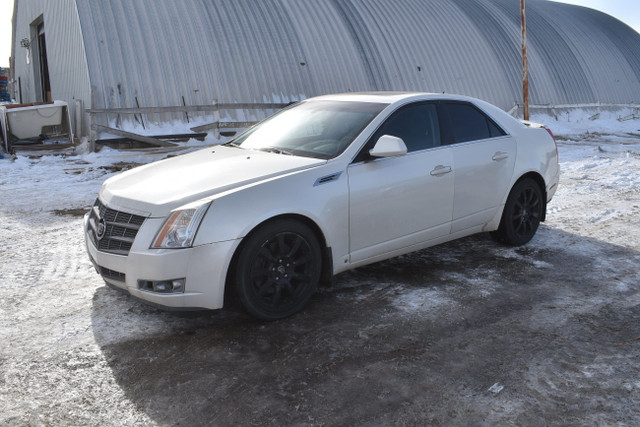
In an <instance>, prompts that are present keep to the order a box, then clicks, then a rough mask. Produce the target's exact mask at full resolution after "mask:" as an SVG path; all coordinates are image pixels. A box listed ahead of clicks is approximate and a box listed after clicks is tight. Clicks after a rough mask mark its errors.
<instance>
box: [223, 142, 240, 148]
mask: <svg viewBox="0 0 640 427" xmlns="http://www.w3.org/2000/svg"><path fill="white" fill-rule="evenodd" d="M222 145H226V146H227V147H235V148H242V147H241V146H240V144H238V143H237V142H235V141H229V142H227V143H226V144H222Z"/></svg>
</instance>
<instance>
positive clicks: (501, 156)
mask: <svg viewBox="0 0 640 427" xmlns="http://www.w3.org/2000/svg"><path fill="white" fill-rule="evenodd" d="M508 157H509V153H505V152H504V151H498V152H497V153H496V154H494V155H493V157H491V160H495V161H496V162H498V161H500V160H504V159H506V158H508Z"/></svg>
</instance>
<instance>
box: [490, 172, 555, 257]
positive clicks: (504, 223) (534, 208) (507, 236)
mask: <svg viewBox="0 0 640 427" xmlns="http://www.w3.org/2000/svg"><path fill="white" fill-rule="evenodd" d="M543 213H544V198H543V195H542V190H541V189H540V186H539V185H538V183H537V182H536V181H534V180H533V179H531V178H525V179H523V180H522V181H520V182H518V183H517V184H516V185H515V186H514V187H513V189H512V190H511V192H510V193H509V197H507V202H506V204H505V206H504V211H503V212H502V219H501V220H500V226H499V228H498V230H496V231H494V232H492V233H491V235H492V237H493V238H494V239H495V240H497V241H498V242H501V243H505V244H507V245H511V246H520V245H524V244H525V243H527V242H528V241H529V240H531V239H532V238H533V236H534V235H535V234H536V231H537V230H538V226H539V225H540V221H541V219H542V215H543Z"/></svg>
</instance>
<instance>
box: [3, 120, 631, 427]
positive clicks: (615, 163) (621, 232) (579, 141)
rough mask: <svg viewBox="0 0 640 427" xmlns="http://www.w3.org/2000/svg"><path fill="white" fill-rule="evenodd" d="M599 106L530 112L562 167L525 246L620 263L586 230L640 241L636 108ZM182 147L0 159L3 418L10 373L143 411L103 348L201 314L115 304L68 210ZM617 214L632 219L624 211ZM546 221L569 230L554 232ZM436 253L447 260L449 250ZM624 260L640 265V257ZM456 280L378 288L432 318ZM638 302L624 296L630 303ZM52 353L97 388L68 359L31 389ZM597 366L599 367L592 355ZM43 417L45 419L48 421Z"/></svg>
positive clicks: (605, 266) (43, 394)
mask: <svg viewBox="0 0 640 427" xmlns="http://www.w3.org/2000/svg"><path fill="white" fill-rule="evenodd" d="M596 113H597V111H571V112H568V113H559V114H558V115H557V118H556V117H552V116H549V115H545V114H536V115H534V116H533V117H532V121H538V122H542V123H545V124H546V125H547V126H548V127H549V128H551V129H552V130H553V132H554V133H555V135H556V136H557V137H558V149H559V156H560V162H561V171H562V172H561V174H562V177H561V185H560V187H559V189H558V191H557V193H556V195H555V197H554V199H553V201H552V202H551V203H550V205H549V207H548V217H547V222H546V224H545V227H543V228H542V229H541V230H540V232H539V234H538V236H536V238H535V245H533V247H532V248H531V249H527V250H531V251H543V250H545V248H565V249H566V250H567V251H578V252H581V253H583V254H584V255H585V256H591V255H592V258H593V263H594V265H595V266H596V267H597V268H599V269H602V270H603V271H608V270H610V271H615V270H616V265H614V264H611V263H609V261H608V260H607V259H606V257H601V256H599V252H598V251H599V248H598V247H597V245H595V244H588V243H585V239H584V237H593V238H594V239H596V240H599V241H606V242H608V243H611V244H614V245H617V246H619V247H622V248H629V249H631V250H633V251H636V252H634V253H638V252H637V251H638V250H640V223H639V221H640V220H639V219H638V218H640V120H639V119H631V120H627V121H619V120H618V119H619V118H621V117H626V116H629V115H631V114H634V111H632V110H628V111H617V112H607V111H602V112H600V116H599V118H597V119H595V120H590V117H593V115H594V114H596ZM193 125H194V124H193V123H191V126H193ZM130 130H133V131H140V129H135V128H132V129H130ZM146 130H147V131H148V133H149V134H169V133H175V132H178V133H182V129H180V125H175V124H171V125H169V126H166V127H161V126H155V125H154V126H151V125H148V126H147V129H146ZM219 142H220V141H218V140H217V139H215V138H213V137H212V136H210V137H208V138H207V139H206V140H205V141H204V142H198V141H195V140H191V141H189V142H188V143H185V144H183V145H184V150H183V152H186V151H190V150H193V149H197V148H198V147H201V146H202V145H207V144H208V145H211V144H216V143H219ZM176 153H179V152H172V153H158V154H150V153H148V152H145V151H126V152H125V151H117V150H113V149H109V148H103V149H102V150H101V151H100V152H98V153H88V152H87V151H86V145H85V146H83V147H79V149H78V150H77V152H76V153H74V154H71V155H65V156H60V155H44V156H40V157H37V158H30V157H28V156H26V155H19V156H18V157H17V158H16V159H15V161H11V160H8V159H4V160H0V236H1V237H0V289H2V290H3V293H2V294H1V296H0V322H2V325H3V326H2V328H0V342H2V343H3V345H2V349H1V350H0V360H2V361H4V362H3V363H4V375H3V378H2V379H0V413H4V415H3V416H4V417H5V418H2V417H0V423H2V420H3V419H5V420H10V419H11V418H10V417H11V416H20V415H21V414H24V413H28V412H29V411H30V409H29V408H28V406H29V405H31V404H30V403H29V402H30V401H29V400H24V401H22V402H15V403H12V402H10V401H6V400H3V398H2V396H3V395H5V396H6V395H7V390H6V387H10V386H11V385H12V384H13V385H14V386H15V385H19V386H22V387H24V388H25V390H27V391H28V392H30V393H34V396H36V397H34V398H33V399H34V401H47V399H52V401H53V399H58V398H60V396H63V398H64V399H65V406H68V407H73V406H74V402H75V403H77V404H82V402H83V401H84V400H82V401H81V399H88V400H91V399H92V398H94V397H95V398H96V399H99V398H102V397H103V396H109V395H110V396H112V397H110V398H109V401H108V402H104V403H105V408H108V407H109V405H112V407H114V408H115V407H117V408H118V414H128V415H125V416H124V418H123V419H122V422H123V423H125V424H133V423H142V424H144V423H147V422H148V420H147V419H146V418H145V417H144V416H143V415H140V414H139V412H136V409H135V408H134V407H133V404H132V403H131V402H129V401H127V400H126V398H125V397H123V392H122V390H120V389H119V388H118V385H117V384H116V383H115V382H114V380H113V379H112V378H111V377H109V376H108V369H106V368H105V367H107V366H108V365H107V362H105V360H104V355H103V354H102V353H101V351H100V348H101V347H104V346H108V345H110V344H113V343H117V342H127V341H130V340H131V341H133V340H136V339H139V338H141V337H152V336H157V335H158V334H161V333H163V332H166V331H175V330H179V329H180V328H181V326H182V325H184V324H185V322H189V323H190V324H193V323H194V322H197V321H198V320H197V319H196V320H194V319H189V320H188V321H187V320H185V319H181V318H171V317H167V316H164V315H163V314H162V313H161V312H157V311H155V310H154V309H151V308H147V307H146V306H142V305H139V304H136V303H134V302H130V303H128V307H130V308H129V310H124V311H123V310H122V306H123V305H122V304H114V302H116V301H130V300H131V299H130V298H128V297H127V296H125V295H121V294H119V293H117V292H114V291H111V290H108V289H106V288H104V284H103V282H102V281H101V279H100V277H99V276H98V275H97V274H96V273H95V272H94V271H93V268H92V266H91V264H90V263H89V261H88V259H87V256H86V253H85V249H84V241H83V235H82V218H81V216H80V215H78V214H76V215H75V216H70V215H68V214H69V213H71V212H72V211H73V210H78V211H83V210H88V209H89V207H90V206H91V205H92V204H93V202H94V200H95V198H96V196H97V194H98V191H99V189H100V186H101V184H102V182H103V181H104V180H105V179H107V178H108V177H110V176H112V175H113V174H114V173H116V172H114V171H113V169H114V168H113V167H114V166H115V165H118V164H122V163H127V164H137V163H148V162H151V161H155V160H159V159H161V158H164V157H167V156H169V155H175V154H176ZM61 214H62V215H61ZM621 218H624V219H625V220H624V221H620V219H621ZM549 229H559V230H563V231H565V232H566V233H551V232H549V231H548V230H549ZM36 242H37V243H36ZM494 251H495V254H496V257H497V258H499V259H506V260H508V259H512V258H518V259H520V258H524V256H523V255H522V253H521V252H517V251H514V250H512V249H505V248H501V247H499V246H496V247H495V249H494ZM440 260H441V261H446V260H447V254H443V255H442V257H441V258H440ZM534 262H537V263H538V264H537V265H536V267H538V268H540V269H546V268H549V264H546V263H544V262H542V261H534ZM624 262H626V263H628V264H629V265H630V266H633V265H638V263H639V262H640V256H635V257H630V258H629V259H628V260H626V261H624ZM486 274H487V275H488V276H490V277H492V276H494V275H497V274H498V273H497V270H495V268H494V269H493V270H492V269H491V268H488V269H487V271H486ZM454 276H455V274H454V273H451V274H450V275H449V276H448V277H445V278H443V279H446V282H444V283H448V282H452V283H455V282H459V281H463V280H466V281H467V282H468V281H469V280H470V281H472V282H473V281H476V282H477V283H474V284H473V285H474V286H475V285H477V290H476V291H475V292H477V295H478V296H480V297H482V298H489V297H490V296H491V295H492V293H493V292H494V290H493V289H492V281H491V280H489V281H487V280H481V278H478V280H475V279H473V278H471V279H469V280H467V278H465V277H454ZM637 279H638V280H636V282H635V283H631V281H630V280H629V279H628V278H627V279H625V280H618V281H616V282H615V283H614V284H613V285H612V286H616V287H617V289H618V290H619V291H620V292H621V293H624V292H626V291H627V290H629V289H630V288H633V287H635V286H637V283H638V282H640V275H639V277H637ZM483 283H484V285H483ZM453 287H454V285H451V287H448V286H440V287H438V288H432V287H425V288H417V289H412V290H406V289H405V290H402V289H400V288H397V287H395V285H393V284H384V283H382V284H379V285H378V288H376V289H374V291H376V292H377V291H380V292H392V291H393V292H401V294H400V295H398V297H397V299H396V300H395V302H394V307H396V308H397V309H398V311H399V312H402V313H404V315H406V316H422V317H425V318H431V316H433V318H437V317H446V316H448V315H449V316H450V315H451V314H450V313H452V312H453V310H454V309H455V308H456V307H455V305H456V303H455V301H454V300H452V299H451V298H450V295H451V294H450V292H451V289H453ZM368 292H369V293H368V294H366V295H372V293H371V292H372V291H371V289H370V288H369V290H368ZM349 297H350V298H354V296H353V295H350V296H349ZM355 297H356V298H357V295H356V296H355ZM564 301H565V303H566V304H567V305H571V304H573V302H572V301H573V296H571V295H567V296H566V297H565V300H564ZM637 303H638V301H635V300H629V301H628V304H630V305H632V304H637ZM141 311H144V314H145V321H144V322H140V321H138V318H139V317H140V312H141ZM556 320H557V321H560V320H559V319H556ZM550 321H551V319H550ZM61 355H62V356H61ZM65 355H68V356H69V357H67V359H68V360H66V359H64V358H65V357H66V356H65ZM52 358H62V359H63V360H65V362H64V363H65V366H64V367H63V368H64V369H70V368H74V369H76V368H77V367H80V368H81V367H83V366H85V365H86V366H90V367H91V368H87V369H88V370H89V372H88V374H89V375H91V376H92V377H93V378H95V381H98V382H99V384H100V387H99V388H101V390H100V392H98V391H97V389H96V391H95V396H93V395H92V394H90V395H89V396H86V397H83V396H80V395H77V396H76V394H74V392H73V390H74V389H76V388H77V387H76V385H75V384H74V383H73V382H72V380H67V379H65V377H63V376H60V375H61V373H63V372H64V370H62V371H60V372H53V373H46V375H45V373H43V372H42V371H35V373H34V374H33V375H40V376H49V377H50V378H49V379H48V380H46V379H45V380H43V381H44V383H42V384H46V385H48V388H47V387H45V386H43V385H40V386H39V388H37V389H30V382H29V380H28V376H27V374H25V373H24V370H25V369H27V368H28V367H29V366H33V367H34V369H35V367H36V366H38V364H39V363H40V362H41V361H44V362H46V361H47V360H51V359H52ZM590 368H591V369H600V368H599V367H598V366H596V365H594V366H592V367H590ZM61 369H62V368H61ZM105 372H107V373H105ZM494 387H495V389H494ZM635 387H636V388H637V387H638V385H637V383H636V385H635ZM491 388H492V389H494V390H495V391H494V390H492V391H493V392H494V393H499V391H501V390H502V385H499V384H498V383H496V384H494V386H492V387H491ZM498 389H499V390H498ZM92 393H93V392H92ZM105 411H106V412H104V413H103V414H98V415H96V416H98V419H100V418H99V417H100V416H103V417H104V418H103V419H104V420H108V417H109V416H110V415H112V414H111V413H110V412H108V411H107V410H106V409H105ZM49 421H50V420H49ZM36 424H47V420H44V421H39V422H37V423H36Z"/></svg>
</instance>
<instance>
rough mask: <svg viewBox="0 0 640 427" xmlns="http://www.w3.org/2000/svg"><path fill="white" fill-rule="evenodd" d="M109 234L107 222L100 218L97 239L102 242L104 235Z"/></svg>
mask: <svg viewBox="0 0 640 427" xmlns="http://www.w3.org/2000/svg"><path fill="white" fill-rule="evenodd" d="M106 233H107V221H105V220H104V218H100V220H99V221H98V229H97V230H96V237H97V238H98V240H102V238H103V237H104V235H105V234H106Z"/></svg>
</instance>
